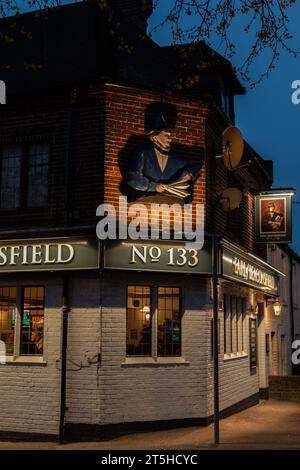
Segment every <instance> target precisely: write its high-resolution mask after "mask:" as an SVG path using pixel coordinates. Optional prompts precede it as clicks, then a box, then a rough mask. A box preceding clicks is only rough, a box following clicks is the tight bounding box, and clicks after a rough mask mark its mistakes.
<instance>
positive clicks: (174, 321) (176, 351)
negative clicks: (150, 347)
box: [157, 287, 181, 356]
mask: <svg viewBox="0 0 300 470" xmlns="http://www.w3.org/2000/svg"><path fill="white" fill-rule="evenodd" d="M157 330H158V338H157V355H158V356H180V355H181V307H180V289H179V288H178V287H159V288H158V325H157Z"/></svg>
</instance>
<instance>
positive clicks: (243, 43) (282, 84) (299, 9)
mask: <svg viewBox="0 0 300 470" xmlns="http://www.w3.org/2000/svg"><path fill="white" fill-rule="evenodd" d="M172 1H173V0H163V1H161V7H160V9H158V10H157V11H156V12H155V13H154V14H153V15H152V17H151V19H150V22H149V27H150V28H149V29H151V28H152V27H153V25H155V24H157V23H158V22H159V18H160V16H161V15H162V14H163V12H166V7H167V5H168V4H170V2H172ZM290 12H291V14H290V24H289V29H290V31H291V33H292V34H293V40H292V41H291V45H293V47H294V49H296V50H300V28H299V19H300V2H296V5H295V6H294V7H293V9H291V10H290ZM188 21H192V20H188ZM231 37H232V40H233V42H234V43H235V44H236V46H237V47H236V55H235V56H234V57H233V58H232V59H231V61H232V63H233V65H234V66H239V65H240V64H241V63H242V59H243V58H245V56H246V54H247V51H248V50H249V43H250V41H251V36H249V34H247V33H245V32H243V28H241V22H240V23H239V26H234V27H233V29H232V30H231ZM153 39H154V40H155V41H156V42H157V43H159V44H161V45H167V44H170V43H171V42H172V38H171V35H170V30H169V29H168V28H167V27H165V28H164V29H160V30H158V31H157V32H156V33H155V34H154V36H153ZM220 52H221V51H220ZM267 58H268V53H264V55H263V56H262V57H261V58H260V59H259V60H258V61H257V62H256V63H255V66H254V67H253V76H255V75H256V72H257V71H258V70H261V67H263V66H264V64H265V63H266V60H267ZM294 80H300V56H299V57H298V58H297V59H294V58H293V57H292V56H290V55H289V54H288V53H286V52H282V56H281V58H280V60H279V62H278V64H277V66H276V68H275V70H274V71H273V72H272V74H271V75H270V77H269V78H268V79H265V80H264V81H263V82H262V83H261V84H260V85H257V87H256V88H254V89H250V88H249V87H246V88H247V93H246V95H244V96H241V97H236V99H235V111H236V125H237V126H238V127H239V128H240V129H241V131H242V133H243V135H244V137H245V139H246V140H247V141H248V142H249V144H250V145H252V147H254V149H255V150H256V151H257V152H258V153H259V154H260V155H261V156H262V157H263V158H265V159H272V160H273V161H274V185H273V187H276V188H278V187H293V188H295V189H296V191H297V194H296V196H295V197H294V200H300V178H299V173H300V161H299V158H300V130H299V124H300V104H299V105H294V104H292V101H291V94H292V92H293V90H292V89H291V84H292V82H293V81H294ZM243 84H244V83H243ZM244 85H245V84H244ZM292 246H293V248H294V249H296V250H297V251H298V253H300V205H297V204H293V244H292Z"/></svg>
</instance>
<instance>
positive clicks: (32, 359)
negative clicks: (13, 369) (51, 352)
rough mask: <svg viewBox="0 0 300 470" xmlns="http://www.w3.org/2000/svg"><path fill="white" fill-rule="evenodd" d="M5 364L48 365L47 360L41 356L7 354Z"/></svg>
mask: <svg viewBox="0 0 300 470" xmlns="http://www.w3.org/2000/svg"><path fill="white" fill-rule="evenodd" d="M0 365H3V366H5V365H6V366H46V365H47V361H45V359H44V358H43V357H41V356H18V357H15V358H14V357H13V356H7V357H6V363H5V364H0Z"/></svg>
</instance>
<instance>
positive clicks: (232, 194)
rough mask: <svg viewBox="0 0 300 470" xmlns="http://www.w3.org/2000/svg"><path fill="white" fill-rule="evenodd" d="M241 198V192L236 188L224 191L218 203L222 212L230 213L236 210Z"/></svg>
mask: <svg viewBox="0 0 300 470" xmlns="http://www.w3.org/2000/svg"><path fill="white" fill-rule="evenodd" d="M242 197H243V194H242V191H240V190H239V189H237V188H226V189H224V191H223V192H222V194H221V197H220V201H219V202H220V204H221V206H222V209H223V211H225V212H230V211H233V210H234V209H237V208H238V207H239V205H240V203H241V200H242Z"/></svg>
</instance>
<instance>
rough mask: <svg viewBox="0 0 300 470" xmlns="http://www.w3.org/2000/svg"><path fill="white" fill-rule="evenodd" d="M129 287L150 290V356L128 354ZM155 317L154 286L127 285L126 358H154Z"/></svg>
mask: <svg viewBox="0 0 300 470" xmlns="http://www.w3.org/2000/svg"><path fill="white" fill-rule="evenodd" d="M129 287H134V288H135V287H142V288H149V290H150V295H149V298H150V322H149V323H150V354H146V355H145V354H127V319H128V314H127V311H128V288H129ZM153 315H154V307H153V286H151V285H149V284H127V285H126V348H125V349H126V350H125V355H126V357H129V358H130V357H135V358H136V357H152V356H153Z"/></svg>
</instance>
